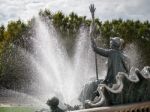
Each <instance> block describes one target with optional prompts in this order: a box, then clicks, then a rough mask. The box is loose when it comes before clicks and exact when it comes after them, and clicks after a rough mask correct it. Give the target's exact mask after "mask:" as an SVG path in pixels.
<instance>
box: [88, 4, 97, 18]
mask: <svg viewBox="0 0 150 112" xmlns="http://www.w3.org/2000/svg"><path fill="white" fill-rule="evenodd" d="M89 9H90V12H91V15H92V19H94V13H95V10H96V8H95V7H94V4H91V5H90V6H89Z"/></svg>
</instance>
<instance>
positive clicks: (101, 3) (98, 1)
mask: <svg viewBox="0 0 150 112" xmlns="http://www.w3.org/2000/svg"><path fill="white" fill-rule="evenodd" d="M91 3H92V4H95V6H96V12H95V16H96V17H97V18H99V19H100V20H102V21H105V20H112V19H118V18H122V19H133V20H137V19H139V20H141V21H145V20H149V21H150V7H149V5H150V0H0V24H7V23H8V21H10V20H17V19H21V20H24V21H27V20H28V19H30V18H32V17H33V16H37V15H38V12H39V10H40V9H45V8H47V9H49V10H50V11H52V12H53V13H54V12H57V11H62V12H63V13H64V14H66V15H68V14H69V13H71V12H72V11H73V12H75V13H77V14H78V15H80V16H87V18H90V17H91V15H90V11H89V5H90V4H91Z"/></svg>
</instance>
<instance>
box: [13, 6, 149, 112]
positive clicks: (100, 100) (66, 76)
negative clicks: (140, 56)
mask: <svg viewBox="0 0 150 112" xmlns="http://www.w3.org/2000/svg"><path fill="white" fill-rule="evenodd" d="M90 9H91V13H92V17H93V18H92V19H93V21H94V11H95V8H94V5H91V7H90ZM33 30H34V35H33V38H32V40H33V50H34V51H33V53H32V54H31V53H26V55H27V57H28V60H29V61H30V62H31V63H30V68H31V69H33V70H34V71H33V72H34V73H33V74H34V77H36V78H38V83H34V82H33V84H32V85H31V88H32V89H34V90H35V91H36V94H34V95H35V97H31V96H29V95H26V94H22V93H19V92H18V93H17V92H15V93H14V92H11V93H13V94H16V95H21V96H23V97H28V98H29V99H31V100H34V101H35V102H39V104H42V106H43V105H44V106H46V101H47V100H48V99H49V100H48V101H47V105H48V106H50V107H51V110H52V111H53V110H58V111H60V112H62V111H63V109H64V110H76V109H81V111H83V112H88V111H89V112H92V111H95V112H101V111H103V109H102V110H101V109H99V108H98V109H96V110H95V109H91V110H86V109H87V108H96V107H103V106H114V105H123V104H128V103H130V104H132V103H136V102H140V101H149V100H150V97H149V95H148V94H150V91H149V90H150V88H149V87H150V86H149V84H150V83H149V78H150V67H148V66H146V67H144V68H143V70H139V69H137V68H133V67H132V68H131V69H130V67H129V62H128V59H127V58H126V56H125V55H123V51H122V46H121V44H122V43H121V42H122V40H121V39H120V38H118V37H117V38H112V39H111V44H112V47H111V48H112V49H113V48H114V47H116V48H117V53H118V52H119V55H118V54H117V55H118V57H119V58H123V59H122V60H119V61H118V58H115V57H114V56H112V57H111V58H110V57H109V56H106V55H108V54H107V53H106V52H103V51H102V50H104V49H101V51H99V49H98V48H97V46H96V44H95V40H96V39H93V37H95V36H96V35H95V33H94V30H95V29H94V25H93V26H92V27H91V30H93V32H91V35H90V36H89V32H88V31H89V30H88V28H86V27H85V26H84V25H83V26H81V28H80V29H79V34H78V36H77V39H76V41H75V45H74V49H73V50H74V52H73V53H74V54H73V56H72V57H70V56H69V55H68V53H67V50H66V48H65V45H64V43H63V41H62V40H60V39H61V38H60V37H59V33H58V32H57V31H56V30H55V28H54V27H53V24H52V22H51V21H50V20H47V19H43V18H41V17H37V18H36V19H35V25H34V27H33ZM118 43H119V44H118ZM91 44H92V47H91ZM92 48H93V50H94V51H95V52H96V53H97V54H100V55H103V56H106V57H109V62H108V65H110V64H111V63H113V66H109V70H108V71H109V73H111V72H112V71H115V74H113V73H112V74H111V75H110V74H107V76H106V78H105V79H103V78H104V76H105V75H104V72H105V70H103V69H100V70H98V69H97V67H99V66H98V65H96V66H95V65H94V61H97V57H96V55H94V53H93V50H92ZM116 48H115V50H116ZM20 51H21V53H25V51H24V50H23V49H21V48H20ZM110 54H112V53H110ZM114 54H115V53H114ZM94 56H95V57H94ZM94 58H95V59H94ZM110 60H111V61H114V60H115V62H110ZM122 61H123V62H122ZM118 65H119V66H118ZM123 65H124V66H123ZM122 66H123V67H122ZM95 70H96V75H95ZM98 73H99V74H101V75H99V78H98ZM108 75H109V76H108ZM32 77H33V76H32ZM34 77H33V78H34ZM89 80H90V81H89ZM91 80H92V81H91ZM87 82H88V83H87ZM137 88H139V89H137ZM136 93H138V94H136ZM53 96H55V97H53ZM17 97H18V96H17ZM58 99H59V100H58ZM74 105H75V106H74ZM44 106H43V107H44ZM60 108H62V109H60ZM126 108H127V107H126ZM82 109H85V110H82ZM110 109H111V108H109V109H108V111H110ZM41 111H47V110H41ZM78 111H80V110H78Z"/></svg>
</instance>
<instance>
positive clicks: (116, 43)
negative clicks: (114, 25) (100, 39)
mask: <svg viewBox="0 0 150 112" xmlns="http://www.w3.org/2000/svg"><path fill="white" fill-rule="evenodd" d="M123 43H124V40H123V39H121V38H120V37H113V38H111V39H110V48H117V49H122V45H123Z"/></svg>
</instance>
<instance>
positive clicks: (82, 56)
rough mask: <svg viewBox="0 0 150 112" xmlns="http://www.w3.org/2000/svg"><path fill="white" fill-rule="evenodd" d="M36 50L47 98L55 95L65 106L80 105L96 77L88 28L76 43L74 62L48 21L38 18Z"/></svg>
mask: <svg viewBox="0 0 150 112" xmlns="http://www.w3.org/2000/svg"><path fill="white" fill-rule="evenodd" d="M34 29H35V39H34V49H35V58H36V60H37V61H36V63H34V64H33V66H34V67H35V66H36V67H37V69H36V70H37V72H36V73H37V75H38V76H40V80H41V81H40V82H39V83H40V84H41V85H40V87H41V88H42V90H43V91H42V94H43V96H44V95H45V96H46V98H45V99H47V98H50V97H52V95H55V96H57V97H59V98H60V99H61V101H63V102H65V103H69V104H71V103H74V102H77V99H78V96H79V94H80V91H81V88H82V86H83V85H84V83H85V82H87V81H88V80H89V79H90V78H91V77H94V64H91V63H92V62H93V55H92V49H91V47H90V46H91V44H90V39H89V36H88V32H87V29H86V28H84V27H81V29H80V31H79V32H80V33H79V35H78V38H77V40H76V45H75V48H74V56H73V60H72V59H71V58H70V57H69V56H68V54H67V51H66V48H65V47H64V45H63V44H62V43H61V41H60V37H59V36H58V35H57V32H56V30H55V28H54V27H53V25H52V23H51V22H50V21H49V22H48V24H47V23H46V22H43V21H41V20H40V19H39V18H38V19H36V24H35V27H34Z"/></svg>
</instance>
